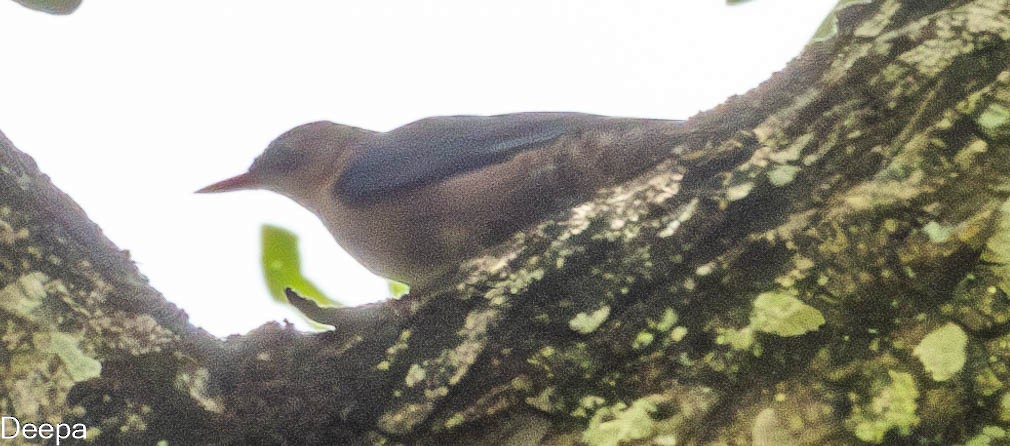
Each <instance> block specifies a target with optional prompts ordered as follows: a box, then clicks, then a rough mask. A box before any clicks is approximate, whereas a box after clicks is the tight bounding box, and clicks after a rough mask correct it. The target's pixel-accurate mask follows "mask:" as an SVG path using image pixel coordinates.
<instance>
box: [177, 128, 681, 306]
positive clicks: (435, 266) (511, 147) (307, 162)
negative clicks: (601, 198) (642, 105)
mask: <svg viewBox="0 0 1010 446" xmlns="http://www.w3.org/2000/svg"><path fill="white" fill-rule="evenodd" d="M684 128H685V126H684V121H677V120H664V119H644V118H623V117H608V116H599V115H591V114H584V113H573V112H525V113H512V114H502V115H494V116H472V115H465V116H437V117H430V118H424V119H421V120H418V121H414V122H411V123H409V124H406V125H403V126H401V127H398V128H396V129H393V130H390V131H386V132H378V131H372V130H367V129H363V128H359V127H354V126H350V125H343V124H337V123H333V122H329V121H318V122H311V123H308V124H303V125H300V126H297V127H295V128H293V129H291V130H289V131H287V132H285V133H283V134H282V135H280V136H279V137H277V138H276V139H274V140H273V141H272V142H271V143H270V144H269V145H268V146H267V148H266V150H265V151H264V152H263V153H262V154H261V155H260V156H259V157H257V158H256V159H255V160H254V161H253V163H252V165H251V166H250V167H249V169H248V171H246V172H245V173H242V174H240V175H237V176H234V177H231V178H228V179H226V180H223V181H220V182H217V183H214V184H211V185H209V186H207V187H204V188H202V189H200V190H198V191H197V193H217V192H230V191H236V190H246V189H266V190H270V191H273V192H276V193H279V194H281V195H284V196H286V197H288V198H290V199H292V200H294V201H295V202H297V203H298V204H300V205H301V206H303V207H305V208H306V209H308V210H309V211H311V212H313V213H315V214H316V215H317V216H318V217H319V219H320V220H322V222H323V224H324V225H325V226H326V228H327V229H328V230H329V231H330V233H331V234H332V235H333V237H334V239H335V240H336V242H337V243H338V244H339V245H340V246H341V247H342V248H343V249H344V250H345V251H347V252H348V253H349V254H350V255H351V256H352V257H354V258H355V259H356V260H357V261H358V262H359V263H361V264H362V265H364V266H365V267H366V268H368V269H369V270H371V271H372V272H373V273H375V274H377V275H379V276H382V277H385V278H387V279H393V280H396V281H399V282H403V283H406V284H408V285H409V286H410V287H411V288H417V287H429V286H433V285H434V284H436V283H439V281H440V280H443V279H445V278H446V276H447V275H449V274H451V273H453V272H455V271H458V269H459V267H460V265H461V263H462V262H464V261H465V260H467V259H468V258H471V257H473V256H475V255H477V254H479V253H480V252H481V250H483V249H485V248H488V247H491V246H494V245H497V244H499V243H501V242H503V241H505V240H506V239H507V238H509V237H510V236H512V235H513V234H515V233H516V232H518V231H520V230H522V229H524V228H527V227H530V226H532V225H534V224H535V223H537V222H539V221H542V220H544V219H546V218H548V217H550V216H552V215H554V214H556V213H558V212H561V211H563V210H565V209H570V208H571V207H572V206H574V205H577V204H578V203H580V202H582V201H585V200H587V199H589V198H591V197H592V196H593V194H594V193H595V192H596V191H597V190H599V189H601V188H604V187H607V186H611V185H614V184H617V183H619V182H621V181H622V180H627V179H629V178H630V177H632V176H634V175H635V174H637V173H639V172H641V171H642V170H644V169H646V168H647V167H650V166H653V165H655V164H656V163H657V162H658V161H660V160H662V159H664V158H666V157H669V156H671V154H672V153H673V149H674V147H675V146H676V145H677V144H678V142H680V141H681V140H682V136H683V134H684V133H685V130H684Z"/></svg>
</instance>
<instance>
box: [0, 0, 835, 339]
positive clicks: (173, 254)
mask: <svg viewBox="0 0 1010 446" xmlns="http://www.w3.org/2000/svg"><path fill="white" fill-rule="evenodd" d="M833 5H834V0H801V1H798V0H755V1H752V2H750V3H747V4H744V5H741V6H735V7H728V6H726V5H725V2H724V1H722V0H707V1H690V2H688V1H670V0H667V1H644V0H642V1H639V0H633V1H616V0H615V1H609V2H604V1H584V0H583V1H544V0H510V1H508V2H475V1H472V0H453V1H449V0H442V1H418V0H398V1H381V2H380V1H340V2H335V1H324V0H318V1H309V0H297V1H285V2H276V1H249V0H216V1H212V2H208V1H198V0H176V1H170V2H141V1H136V0H85V1H84V3H83V5H82V6H81V8H80V9H79V10H78V11H77V12H76V13H74V14H72V15H70V16H66V17H54V16H50V15H46V14H42V13H38V12H34V11H30V10H28V9H25V8H23V7H21V6H19V5H17V4H15V3H14V2H11V1H6V0H0V42H2V44H0V45H2V48H3V68H2V69H0V98H2V102H0V104H2V105H0V130H2V131H3V132H4V133H6V134H7V136H8V137H9V138H10V139H11V140H12V141H13V142H14V143H15V144H16V145H17V146H18V147H19V148H20V149H21V150H23V151H25V152H27V153H29V154H30V155H32V156H33V157H34V158H35V159H36V161H37V162H38V163H39V165H40V166H41V168H42V170H43V172H45V173H47V174H48V175H49V176H50V177H51V178H52V179H53V181H54V182H55V183H56V185H57V186H59V187H60V188H62V189H63V190H64V191H65V192H67V193H68V194H70V196H71V197H73V198H74V199H75V200H77V202H78V203H80V205H81V206H82V207H83V208H84V209H85V210H86V211H87V212H88V215H89V216H90V217H91V218H92V219H93V220H94V221H96V222H97V223H98V224H99V225H100V226H101V227H102V228H103V229H104V231H105V233H106V235H107V236H108V237H109V238H111V239H112V240H113V241H114V242H115V243H116V244H118V245H119V246H120V247H122V248H124V249H129V250H130V252H131V254H132V256H133V258H134V259H135V260H136V262H137V263H138V264H139V266H140V269H141V271H142V272H144V274H146V275H147V276H148V277H149V278H150V280H151V283H152V284H153V285H154V287H155V288H157V289H158V290H160V291H161V292H162V293H164V295H165V296H166V297H167V298H168V299H169V300H171V301H173V302H175V303H176V304H178V305H179V306H181V307H182V308H183V309H185V310H186V312H187V313H189V315H190V317H191V320H192V321H193V323H195V324H197V325H199V326H202V327H204V328H205V329H207V330H208V331H210V332H211V333H214V334H217V335H222V336H223V335H228V334H231V333H241V332H244V331H247V330H249V329H252V328H255V327H257V326H259V325H261V324H263V323H264V322H266V321H268V320H282V319H285V318H286V319H289V320H292V321H298V320H299V318H298V317H297V316H294V315H293V314H292V313H291V310H288V309H286V308H284V307H282V306H280V305H278V304H275V303H274V302H273V301H272V300H271V299H270V297H269V296H268V295H267V291H266V287H265V286H264V283H263V279H262V276H261V273H260V267H259V227H260V225H261V224H263V223H273V224H277V225H280V226H283V227H286V228H289V229H291V230H293V231H295V232H296V233H298V234H299V235H300V237H301V249H302V254H303V268H304V270H305V272H306V275H307V276H309V277H310V278H311V279H313V280H314V281H315V282H316V283H317V284H318V285H320V287H322V288H323V289H324V290H325V291H327V292H328V294H329V295H330V296H331V297H334V298H337V299H339V300H342V301H344V302H345V303H350V304H355V303H362V302H367V301H374V300H379V299H382V298H385V297H387V295H388V290H387V288H386V285H385V282H384V281H382V280H381V279H379V278H376V277H375V276H372V275H371V274H370V273H369V272H368V271H367V270H365V269H364V268H363V267H361V266H358V265H357V264H356V263H355V262H354V260H353V259H351V258H350V257H349V256H348V255H347V254H345V253H344V252H343V251H342V250H340V249H339V247H338V246H337V245H336V243H335V242H334V241H333V239H332V238H330V236H329V233H328V232H326V230H325V229H324V228H323V226H322V224H320V223H319V222H318V220H316V218H315V216H314V215H312V214H310V213H309V212H308V211H305V210H303V209H301V208H300V207H298V206H297V205H295V204H294V203H292V202H289V201H287V200H286V199H284V198H283V197H280V196H277V195H273V194H270V193H268V192H240V193H232V194H221V195H194V194H193V193H192V192H193V191H194V190H196V189H197V188H199V187H202V186H205V185H207V184H209V183H211V182H214V181H217V180H220V179H224V178H225V177H229V176H232V175H234V174H237V173H240V172H242V171H244V170H245V169H246V167H248V165H249V163H250V162H252V160H253V158H254V157H256V155H258V154H259V153H260V152H261V151H262V150H263V149H264V148H265V147H266V145H267V143H269V142H270V140H272V139H273V138H274V137H276V136H277V135H279V134H280V133H282V132H283V131H285V130H287V129H289V128H291V127H293V126H295V125H298V124H302V123H305V122H308V121H315V120H321V119H326V120H331V121H336V122H341V123H345V124H351V125H355V126H360V127H365V128H371V129H375V130H389V129H392V128H395V127H398V126H400V125H402V124H405V123H407V122H410V121H413V120H415V119H419V118H423V117H426V116H434V115H447V114H498V113H508V112H518V111H535V110H556V111H580V112H589V113H598V114H607V115H623V116H641V117H661V118H687V117H689V116H691V115H693V114H694V113H696V112H698V111H700V110H705V109H708V108H711V107H713V106H715V105H717V104H719V103H720V102H722V101H723V100H724V99H725V98H726V97H728V96H730V95H733V94H739V93H744V92H746V91H747V90H748V89H750V88H752V87H753V86H756V85H757V84H758V83H760V82H761V81H763V80H765V79H766V78H768V76H769V75H770V74H771V73H772V72H774V71H776V70H779V69H781V68H782V67H783V66H785V64H786V62H787V61H788V60H789V59H791V58H792V57H793V56H795V55H796V54H798V53H799V52H800V50H801V48H802V47H803V45H804V44H805V43H806V42H807V40H808V39H809V38H810V36H811V35H812V34H813V32H814V30H815V29H816V28H817V26H818V24H819V23H820V22H821V20H822V18H823V17H824V16H826V15H827V13H828V11H829V10H830V9H831V8H832V6H833ZM2 198H3V197H2V196H0V201H2Z"/></svg>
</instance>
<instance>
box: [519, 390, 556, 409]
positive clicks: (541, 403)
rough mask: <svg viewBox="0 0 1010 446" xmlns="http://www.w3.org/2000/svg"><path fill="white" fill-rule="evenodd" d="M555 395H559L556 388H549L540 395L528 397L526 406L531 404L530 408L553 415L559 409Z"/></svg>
mask: <svg viewBox="0 0 1010 446" xmlns="http://www.w3.org/2000/svg"><path fill="white" fill-rule="evenodd" d="M555 393H557V390H555V389H554V387H547V388H545V389H544V390H542V391H540V393H538V394H537V395H536V396H531V397H527V398H526V404H529V405H530V406H532V407H535V408H537V409H540V410H542V411H544V412H547V413H552V412H554V411H555V409H557V408H559V407H555V404H556V403H555V401H554V395H555Z"/></svg>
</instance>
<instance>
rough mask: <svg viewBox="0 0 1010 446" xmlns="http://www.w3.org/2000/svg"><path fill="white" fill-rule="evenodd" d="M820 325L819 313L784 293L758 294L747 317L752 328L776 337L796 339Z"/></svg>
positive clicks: (821, 321)
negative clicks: (793, 337) (794, 337)
mask: <svg viewBox="0 0 1010 446" xmlns="http://www.w3.org/2000/svg"><path fill="white" fill-rule="evenodd" d="M823 324H824V315H822V314H821V312H820V311H818V310H817V309H816V308H814V307H812V306H810V305H807V304H805V303H803V302H802V301H801V300H799V299H797V298H796V297H794V295H793V294H792V293H789V292H783V291H768V292H764V293H761V294H759V295H758V297H757V298H756V299H754V307H753V309H752V310H751V314H750V325H751V327H753V328H754V329H755V330H758V331H762V332H765V333H772V334H776V335H779V336H787V337H788V336H799V335H802V334H805V333H808V332H811V331H814V330H817V329H818V328H820V326H821V325H823Z"/></svg>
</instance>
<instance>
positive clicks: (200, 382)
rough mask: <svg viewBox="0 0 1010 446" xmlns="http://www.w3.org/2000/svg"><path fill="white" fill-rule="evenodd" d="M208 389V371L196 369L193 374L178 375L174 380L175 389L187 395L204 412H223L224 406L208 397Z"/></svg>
mask: <svg viewBox="0 0 1010 446" xmlns="http://www.w3.org/2000/svg"><path fill="white" fill-rule="evenodd" d="M209 387H210V371H208V370H207V369H204V368H200V369H197V370H196V371H195V372H193V373H185V372H183V373H179V374H178V375H177V376H176V379H175V388H176V389H179V390H181V391H183V392H185V393H187V394H189V396H190V397H192V398H193V400H194V401H196V402H197V403H199V404H200V406H201V407H203V408H204V410H206V411H208V412H212V413H222V412H224V404H222V403H221V401H219V400H217V399H215V398H213V397H211V396H210V395H211V393H210V391H209Z"/></svg>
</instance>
